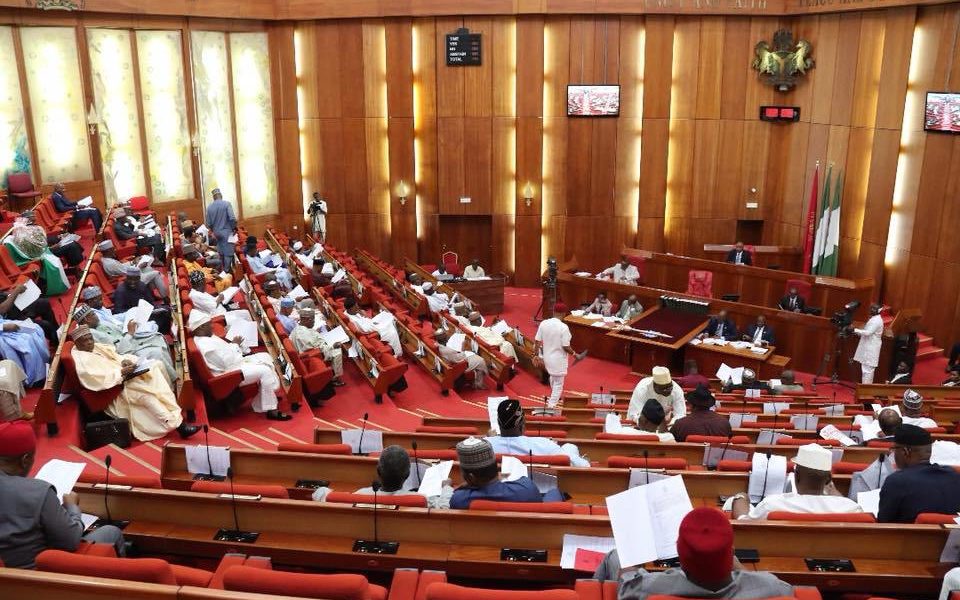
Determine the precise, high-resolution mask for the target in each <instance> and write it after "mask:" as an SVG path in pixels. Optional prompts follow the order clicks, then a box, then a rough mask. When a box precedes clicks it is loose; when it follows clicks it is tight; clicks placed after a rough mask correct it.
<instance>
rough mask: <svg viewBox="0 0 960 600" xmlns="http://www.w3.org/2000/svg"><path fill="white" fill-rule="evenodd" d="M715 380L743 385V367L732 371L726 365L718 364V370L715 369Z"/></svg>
mask: <svg viewBox="0 0 960 600" xmlns="http://www.w3.org/2000/svg"><path fill="white" fill-rule="evenodd" d="M717 379H719V380H720V381H722V382H724V383H726V382H728V381H730V382H732V383H733V384H734V385H740V384H741V383H743V367H737V368H736V369H733V368H731V367H730V366H729V365H727V363H720V368H719V369H717Z"/></svg>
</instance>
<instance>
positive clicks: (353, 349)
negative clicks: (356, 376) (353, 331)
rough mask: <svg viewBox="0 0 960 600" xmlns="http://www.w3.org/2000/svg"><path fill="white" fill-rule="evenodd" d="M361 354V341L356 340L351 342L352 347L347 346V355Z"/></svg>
mask: <svg viewBox="0 0 960 600" xmlns="http://www.w3.org/2000/svg"><path fill="white" fill-rule="evenodd" d="M358 356H360V342H357V341H354V342H353V343H352V344H350V347H349V348H347V357H348V358H356V357H358Z"/></svg>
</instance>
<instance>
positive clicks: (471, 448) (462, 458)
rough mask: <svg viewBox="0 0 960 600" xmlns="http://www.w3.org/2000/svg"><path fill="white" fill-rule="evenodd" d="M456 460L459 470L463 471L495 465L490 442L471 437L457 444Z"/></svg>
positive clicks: (495, 458)
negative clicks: (458, 463)
mask: <svg viewBox="0 0 960 600" xmlns="http://www.w3.org/2000/svg"><path fill="white" fill-rule="evenodd" d="M457 459H458V460H459V462H460V468H461V469H465V470H476V469H482V468H484V467H489V466H490V465H495V464H497V456H496V454H494V452H493V446H492V445H491V444H490V442H488V441H487V440H485V439H482V438H475V437H472V436H471V437H468V438H467V439H465V440H463V441H462V442H460V443H459V444H457Z"/></svg>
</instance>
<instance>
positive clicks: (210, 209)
mask: <svg viewBox="0 0 960 600" xmlns="http://www.w3.org/2000/svg"><path fill="white" fill-rule="evenodd" d="M206 226H207V229H208V230H209V231H210V234H211V235H212V237H213V238H214V239H215V240H216V242H217V252H219V253H220V264H221V265H223V270H224V271H226V272H227V273H229V272H230V271H231V269H233V255H234V253H235V249H234V242H231V241H230V236H232V235H233V234H234V232H235V231H236V229H237V217H236V215H234V214H233V206H231V205H230V203H229V202H227V201H226V200H224V199H223V194H221V193H220V188H216V189H214V190H213V202H211V203H210V205H209V206H207V218H206Z"/></svg>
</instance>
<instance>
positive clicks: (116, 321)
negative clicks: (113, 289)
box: [80, 285, 158, 332]
mask: <svg viewBox="0 0 960 600" xmlns="http://www.w3.org/2000/svg"><path fill="white" fill-rule="evenodd" d="M80 299H81V300H83V302H84V303H85V304H86V305H87V306H89V307H90V309H91V310H92V311H93V312H94V314H96V315H97V318H99V319H100V321H101V322H110V323H111V326H112V327H113V328H115V329H117V330H118V331H121V332H122V331H123V322H124V320H125V318H124V317H125V315H124V313H120V314H114V313H113V311H112V310H110V309H109V308H106V307H105V306H104V305H103V291H102V290H101V289H100V286H97V285H91V286H90V287H85V288H83V291H82V292H80ZM137 330H138V331H147V330H150V331H153V332H156V331H158V330H157V324H156V323H155V322H153V321H150V322H149V323H140V324H139V325H138V326H137Z"/></svg>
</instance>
